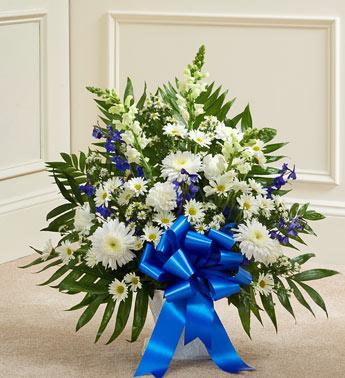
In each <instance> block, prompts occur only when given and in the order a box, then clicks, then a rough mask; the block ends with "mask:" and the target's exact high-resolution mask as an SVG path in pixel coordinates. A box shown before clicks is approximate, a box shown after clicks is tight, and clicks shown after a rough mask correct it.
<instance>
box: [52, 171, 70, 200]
mask: <svg viewBox="0 0 345 378" xmlns="http://www.w3.org/2000/svg"><path fill="white" fill-rule="evenodd" d="M53 174H54V179H55V182H56V185H57V186H58V188H59V190H60V192H61V194H62V195H63V196H64V197H65V198H66V200H67V201H69V202H71V203H74V204H75V200H74V199H73V198H72V196H71V195H70V194H69V193H68V191H67V189H66V188H65V187H64V185H63V184H62V183H61V181H60V180H59V179H58V178H57V176H56V174H55V173H54V172H53Z"/></svg>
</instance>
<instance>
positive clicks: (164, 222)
mask: <svg viewBox="0 0 345 378" xmlns="http://www.w3.org/2000/svg"><path fill="white" fill-rule="evenodd" d="M174 220H175V217H174V214H173V213H172V212H170V211H160V212H159V213H156V214H155V215H154V217H153V221H154V222H156V223H158V225H159V226H161V227H163V228H165V229H167V228H169V227H170V226H171V225H172V224H173V222H174Z"/></svg>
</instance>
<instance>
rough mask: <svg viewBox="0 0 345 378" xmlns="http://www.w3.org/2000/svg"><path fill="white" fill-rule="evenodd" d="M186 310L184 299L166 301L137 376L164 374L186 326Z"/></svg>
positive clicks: (159, 375) (158, 376)
mask: <svg viewBox="0 0 345 378" xmlns="http://www.w3.org/2000/svg"><path fill="white" fill-rule="evenodd" d="M185 312H186V305H185V302H184V301H178V302H167V301H165V303H164V305H163V308H162V310H161V312H160V314H159V317H158V320H157V323H156V326H155V328H154V330H153V333H152V335H151V338H150V341H149V343H148V344H147V347H146V350H145V353H144V355H143V357H142V359H141V361H140V364H139V366H138V368H137V371H136V372H135V374H134V376H135V377H139V376H142V375H146V374H152V375H153V376H154V377H156V378H161V377H163V376H164V374H165V372H166V371H167V370H168V368H169V365H170V362H171V360H172V358H173V356H174V353H175V350H176V346H177V344H178V341H179V339H180V337H181V334H182V331H183V329H184V327H185V323H186V321H185Z"/></svg>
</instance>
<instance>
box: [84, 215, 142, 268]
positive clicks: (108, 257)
mask: <svg viewBox="0 0 345 378" xmlns="http://www.w3.org/2000/svg"><path fill="white" fill-rule="evenodd" d="M133 234H134V230H133V229H132V230H131V229H130V228H129V227H128V226H126V225H125V224H124V223H122V222H119V221H118V219H113V220H110V221H109V222H105V223H103V225H102V227H99V228H97V230H96V231H95V233H94V234H93V235H92V236H91V237H90V239H91V242H92V251H93V252H94V254H95V255H96V257H97V261H98V262H101V263H102V264H103V266H105V267H110V268H111V269H114V270H115V269H117V267H121V266H122V265H125V264H127V263H128V262H129V261H131V260H133V259H134V257H135V254H134V253H133V252H132V251H131V250H132V249H134V244H135V236H133Z"/></svg>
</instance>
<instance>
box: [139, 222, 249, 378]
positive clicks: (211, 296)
mask: <svg viewBox="0 0 345 378" xmlns="http://www.w3.org/2000/svg"><path fill="white" fill-rule="evenodd" d="M190 228H191V227H190V224H189V222H188V220H187V218H186V217H185V216H180V217H179V218H178V219H177V220H176V221H175V222H174V224H173V225H172V226H171V227H170V228H169V229H168V230H166V231H165V232H164V234H163V235H162V237H161V240H160V242H159V244H158V246H157V249H155V248H154V246H153V245H152V244H151V243H147V244H146V246H145V249H144V253H143V256H142V259H141V262H140V265H139V268H140V270H141V271H142V272H143V273H145V274H147V275H148V276H150V277H152V278H153V279H155V280H157V281H159V282H166V283H167V284H168V285H167V288H166V289H165V293H164V296H165V299H166V300H165V302H164V305H163V307H162V310H161V312H160V315H159V318H158V320H157V323H156V326H155V328H154V330H153V333H152V335H151V339H150V341H149V343H148V345H147V348H146V350H145V353H144V355H143V357H142V360H141V362H140V364H139V367H138V369H137V371H136V373H135V376H141V375H145V374H152V375H153V376H155V377H156V378H160V377H163V376H164V374H165V372H166V371H167V370H168V368H169V364H170V362H171V360H172V358H173V355H174V353H175V349H176V346H177V343H178V341H179V339H180V337H181V334H182V332H183V329H184V328H185V344H188V343H189V342H191V341H193V340H194V339H196V338H197V337H199V338H200V340H201V341H202V342H203V343H204V344H205V347H206V348H207V351H208V353H209V355H210V357H211V358H212V360H213V361H214V362H215V363H216V364H217V365H218V367H219V368H221V369H222V370H224V371H226V372H229V373H238V372H240V371H241V370H253V369H252V368H251V367H250V366H248V365H247V364H246V363H245V362H243V361H242V359H241V358H240V356H239V355H238V354H237V352H236V350H235V348H234V347H233V345H232V343H231V341H230V339H229V337H228V335H227V333H226V331H225V329H224V327H223V325H222V323H221V321H220V319H219V317H218V315H217V313H216V311H215V309H214V303H213V302H214V301H216V300H219V299H222V298H225V297H229V296H231V295H234V294H236V293H238V292H239V291H240V285H249V284H250V282H251V281H252V277H251V275H250V274H249V273H248V272H247V271H245V270H244V269H242V268H241V266H240V265H241V263H242V261H243V256H242V254H241V253H236V252H231V248H232V246H233V245H234V244H235V240H234V238H233V236H232V234H231V232H229V231H227V232H228V233H224V232H222V231H217V230H214V229H210V230H209V231H208V233H207V235H206V236H205V235H202V234H199V233H197V232H194V231H192V230H191V229H190ZM227 229H228V228H227V227H226V226H225V228H223V230H227ZM229 272H234V274H233V275H231V274H230V273H229Z"/></svg>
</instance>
